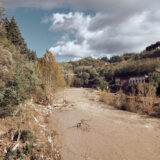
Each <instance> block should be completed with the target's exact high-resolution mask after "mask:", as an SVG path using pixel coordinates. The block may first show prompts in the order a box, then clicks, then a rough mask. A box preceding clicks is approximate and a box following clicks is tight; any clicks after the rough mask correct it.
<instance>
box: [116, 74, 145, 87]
mask: <svg viewBox="0 0 160 160" xmlns="http://www.w3.org/2000/svg"><path fill="white" fill-rule="evenodd" d="M147 78H148V76H147V75H144V76H131V77H129V76H127V77H117V78H115V83H116V85H117V86H121V87H122V86H127V85H129V84H134V83H145V82H146V79H147Z"/></svg>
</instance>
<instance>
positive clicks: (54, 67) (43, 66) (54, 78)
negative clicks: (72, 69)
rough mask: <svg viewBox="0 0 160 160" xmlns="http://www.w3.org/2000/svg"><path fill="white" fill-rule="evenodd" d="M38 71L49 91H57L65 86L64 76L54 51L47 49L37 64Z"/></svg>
mask: <svg viewBox="0 0 160 160" xmlns="http://www.w3.org/2000/svg"><path fill="white" fill-rule="evenodd" d="M37 73H38V75H39V77H40V78H41V79H42V83H43V84H44V86H45V89H46V90H47V91H55V90H57V89H58V88H63V87H64V86H65V80H64V76H63V74H62V72H61V68H60V66H59V64H58V63H57V62H56V60H55V57H54V56H53V55H52V53H51V52H50V51H49V50H47V51H46V53H45V55H44V56H43V58H40V59H39V62H38V64H37Z"/></svg>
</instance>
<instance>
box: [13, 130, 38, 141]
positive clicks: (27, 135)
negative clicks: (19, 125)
mask: <svg viewBox="0 0 160 160" xmlns="http://www.w3.org/2000/svg"><path fill="white" fill-rule="evenodd" d="M19 134H20V140H21V141H22V142H23V143H25V142H26V141H28V142H34V141H35V136H33V133H32V132H31V131H29V130H23V131H21V132H20V131H17V132H16V133H15V135H14V138H13V139H14V141H17V139H18V136H19Z"/></svg>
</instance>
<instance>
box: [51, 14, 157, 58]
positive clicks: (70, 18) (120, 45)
mask: <svg viewBox="0 0 160 160" xmlns="http://www.w3.org/2000/svg"><path fill="white" fill-rule="evenodd" d="M151 13H152V12H149V11H148V12H143V13H141V14H137V15H133V16H131V17H130V18H128V19H124V20H123V21H121V22H118V23H115V21H114V20H113V21H111V20H110V17H108V16H107V15H106V14H102V13H97V14H96V15H95V16H94V17H92V16H90V15H84V14H83V13H81V12H75V13H68V14H60V13H56V14H53V15H52V18H51V19H50V21H51V22H52V25H51V26H50V31H52V32H57V31H59V32H64V33H65V36H63V37H62V39H61V41H59V42H58V43H57V44H56V45H54V46H53V47H51V49H50V50H51V51H52V52H53V53H54V54H55V55H56V56H69V57H70V56H72V57H86V56H93V57H99V56H104V55H106V56H111V55H113V54H122V53H125V52H134V51H135V52H138V51H141V50H142V49H144V47H146V46H147V45H149V44H150V43H152V42H156V41H158V40H159V36H158V35H159V34H160V28H159V25H160V22H157V21H155V22H152V21H150V20H149V19H150V16H152V18H154V17H155V16H154V17H153V15H151ZM155 15H157V14H155ZM108 18H109V22H108V23H107V20H108ZM152 18H151V19H152ZM155 18H156V17H155ZM102 20H103V21H102ZM105 21H106V22H105ZM100 22H101V24H100ZM102 23H103V24H102ZM157 23H158V24H157ZM102 26H103V27H102ZM73 33H74V34H73ZM72 35H74V36H72ZM66 37H67V38H66ZM71 37H72V38H71Z"/></svg>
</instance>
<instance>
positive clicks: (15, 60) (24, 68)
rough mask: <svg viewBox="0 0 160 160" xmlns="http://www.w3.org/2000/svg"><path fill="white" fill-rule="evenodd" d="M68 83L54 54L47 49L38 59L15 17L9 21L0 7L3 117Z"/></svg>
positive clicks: (0, 76)
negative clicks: (29, 100) (30, 100)
mask: <svg viewBox="0 0 160 160" xmlns="http://www.w3.org/2000/svg"><path fill="white" fill-rule="evenodd" d="M44 77H45V78H44ZM64 86H65V82H64V77H63V75H62V73H61V69H60V67H59V64H58V63H57V62H56V61H55V58H54V56H53V55H52V53H51V52H49V51H48V50H47V52H46V54H45V55H44V57H43V58H40V59H38V58H37V56H36V52H35V51H31V50H30V49H28V47H27V44H26V42H25V41H24V39H23V37H22V35H21V32H20V30H19V27H18V25H17V23H16V21H15V18H14V17H12V18H11V20H10V21H9V20H8V19H7V17H6V16H5V9H4V8H3V7H0V117H6V116H9V115H12V114H13V113H14V110H16V109H17V105H19V104H20V103H21V102H23V101H24V100H25V99H27V98H30V97H33V98H35V99H36V101H39V98H41V99H46V97H47V95H48V94H49V92H55V90H56V89H57V88H59V87H64ZM48 88H50V89H49V90H48ZM47 100H48V98H47Z"/></svg>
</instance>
